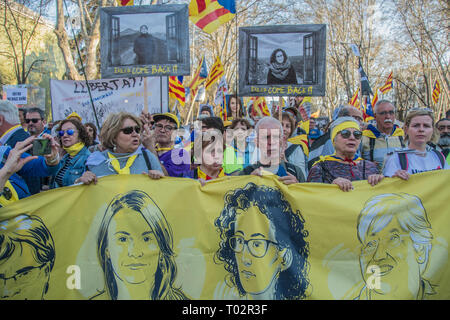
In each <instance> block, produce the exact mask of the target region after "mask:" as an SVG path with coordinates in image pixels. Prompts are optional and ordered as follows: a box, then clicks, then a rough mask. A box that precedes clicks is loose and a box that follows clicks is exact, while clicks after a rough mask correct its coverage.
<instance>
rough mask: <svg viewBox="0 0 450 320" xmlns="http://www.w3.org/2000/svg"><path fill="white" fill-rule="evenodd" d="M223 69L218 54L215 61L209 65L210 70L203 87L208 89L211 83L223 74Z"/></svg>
mask: <svg viewBox="0 0 450 320" xmlns="http://www.w3.org/2000/svg"><path fill="white" fill-rule="evenodd" d="M224 73H225V70H224V69H223V66H222V63H221V62H220V58H219V56H217V58H216V62H214V64H213V66H212V67H211V71H210V72H209V75H208V78H207V79H206V84H205V89H206V90H208V89H209V88H210V87H211V85H213V84H214V83H215V82H216V81H217V80H219V78H220V77H221V76H223V74H224Z"/></svg>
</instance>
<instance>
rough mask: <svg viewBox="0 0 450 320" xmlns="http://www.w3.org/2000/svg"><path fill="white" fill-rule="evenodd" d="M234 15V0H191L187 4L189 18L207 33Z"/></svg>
mask: <svg viewBox="0 0 450 320" xmlns="http://www.w3.org/2000/svg"><path fill="white" fill-rule="evenodd" d="M235 15H236V2H235V0H191V2H190V4H189V19H190V20H191V21H192V23H194V24H195V25H196V26H197V27H199V28H200V29H202V30H203V31H205V32H206V33H209V34H211V33H213V32H214V31H216V30H217V28H218V27H220V26H221V25H223V24H225V23H227V22H228V21H230V20H231V19H233V18H234V16H235Z"/></svg>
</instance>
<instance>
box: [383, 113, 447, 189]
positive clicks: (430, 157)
mask: <svg viewBox="0 0 450 320" xmlns="http://www.w3.org/2000/svg"><path fill="white" fill-rule="evenodd" d="M403 130H404V131H405V136H406V140H407V142H408V146H407V148H405V149H402V150H398V151H396V152H394V153H392V155H390V156H389V157H388V158H387V159H386V162H385V164H384V167H383V174H384V176H386V177H399V178H401V179H403V180H408V179H409V176H410V175H411V174H415V173H420V172H425V171H432V170H439V169H450V167H449V165H448V163H446V161H445V158H444V155H443V154H442V153H441V152H440V151H437V150H436V149H433V148H432V147H430V146H428V142H430V141H431V140H432V138H433V135H434V115H433V111H432V110H431V109H426V108H416V109H412V110H410V111H409V112H408V113H407V115H406V119H405V125H404V128H403Z"/></svg>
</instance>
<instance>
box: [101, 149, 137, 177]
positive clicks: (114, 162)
mask: <svg viewBox="0 0 450 320" xmlns="http://www.w3.org/2000/svg"><path fill="white" fill-rule="evenodd" d="M137 156H138V155H137V154H135V155H134V156H131V157H129V158H128V160H127V163H126V164H125V167H123V168H122V169H121V168H120V163H119V160H117V159H116V157H115V156H113V155H112V154H111V153H109V152H108V157H109V158H110V159H111V165H112V167H113V168H114V170H116V172H117V173H118V174H130V167H131V166H132V165H133V163H134V160H136V157H137Z"/></svg>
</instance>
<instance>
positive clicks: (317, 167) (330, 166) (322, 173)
mask: <svg viewBox="0 0 450 320" xmlns="http://www.w3.org/2000/svg"><path fill="white" fill-rule="evenodd" d="M361 137H362V132H361V129H360V126H359V123H358V122H357V121H356V120H355V119H353V118H352V117H341V118H338V119H337V120H336V121H334V122H333V125H332V127H331V141H332V142H333V146H334V149H335V153H334V154H332V155H328V156H325V157H321V158H320V160H319V161H317V162H316V163H315V164H314V165H313V167H312V168H311V170H310V172H309V175H308V180H307V181H308V182H320V183H333V184H337V185H338V186H339V188H340V189H341V190H342V191H350V190H352V189H353V185H352V181H357V180H367V181H368V182H369V183H370V184H371V185H372V186H374V185H376V184H378V183H379V182H380V181H381V180H382V179H383V175H381V174H379V172H378V169H377V166H376V165H375V164H374V163H373V162H370V161H367V160H363V159H362V158H360V157H358V156H356V152H357V150H358V147H359V144H360V143H361Z"/></svg>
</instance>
